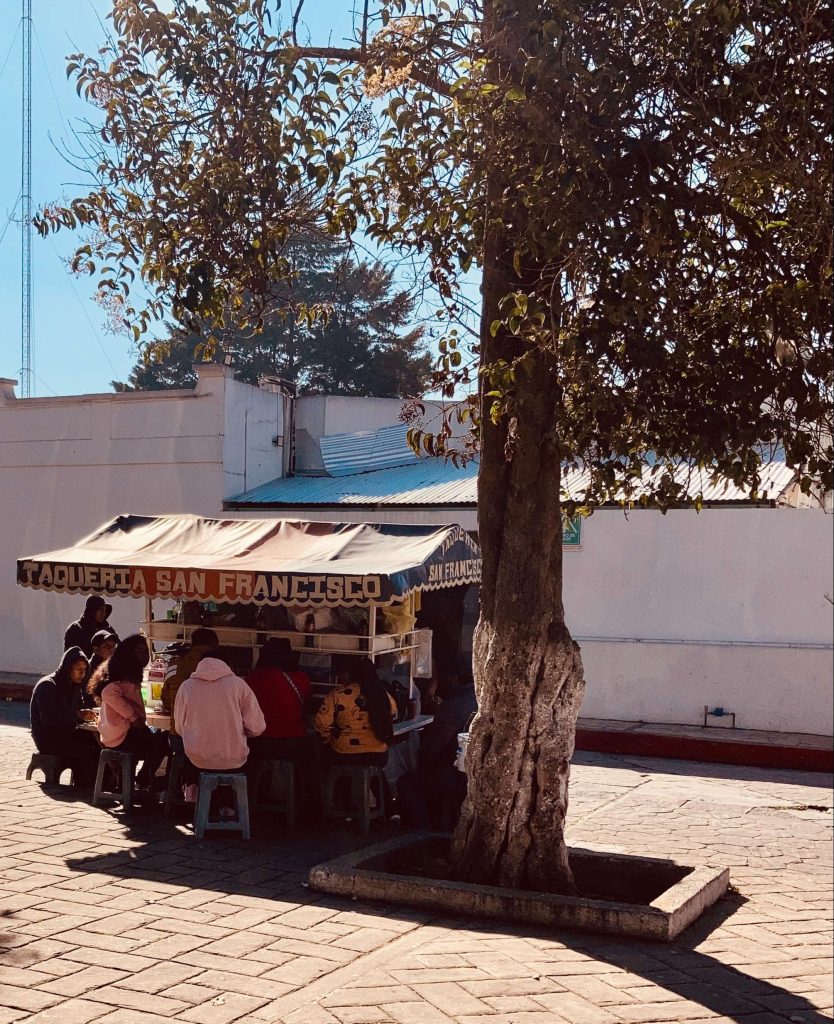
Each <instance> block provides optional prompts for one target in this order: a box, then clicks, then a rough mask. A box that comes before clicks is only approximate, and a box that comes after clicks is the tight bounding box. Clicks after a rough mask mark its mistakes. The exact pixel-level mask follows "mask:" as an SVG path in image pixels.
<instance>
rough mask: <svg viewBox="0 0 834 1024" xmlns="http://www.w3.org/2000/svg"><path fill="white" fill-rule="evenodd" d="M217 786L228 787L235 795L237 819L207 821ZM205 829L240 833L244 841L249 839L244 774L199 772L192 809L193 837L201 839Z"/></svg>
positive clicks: (247, 804)
mask: <svg viewBox="0 0 834 1024" xmlns="http://www.w3.org/2000/svg"><path fill="white" fill-rule="evenodd" d="M218 786H230V787H231V789H232V790H233V792H234V794H235V804H236V805H237V818H236V819H232V820H231V821H209V811H210V809H211V795H212V793H213V792H214V791H215V790H216V789H217V787H218ZM206 829H216V830H217V831H229V830H232V831H235V832H240V833H241V834H242V836H243V838H244V839H249V838H250V835H251V833H250V831H249V798H248V796H247V794H246V774H245V773H244V772H200V784H199V787H198V789H197V806H196V807H195V809H194V835H195V836H196V837H197V838H198V839H202V838H203V836H204V835H205V833H206Z"/></svg>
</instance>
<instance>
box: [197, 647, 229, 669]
mask: <svg viewBox="0 0 834 1024" xmlns="http://www.w3.org/2000/svg"><path fill="white" fill-rule="evenodd" d="M206 658H215V659H216V660H217V661H222V662H223V663H224V664H225V665H228V667H229V671H230V672H231V673H232V674H233V675H236V674H237V669H236V668H235V663H236V662H237V660H238V654H237V648H235V647H212V648H211V649H209V650H207V651H204V652H203V653H202V654H201V655H200V661H205V660H206ZM197 664H198V665H199V664H200V662H199V661H198V662H197Z"/></svg>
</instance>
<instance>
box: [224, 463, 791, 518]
mask: <svg viewBox="0 0 834 1024" xmlns="http://www.w3.org/2000/svg"><path fill="white" fill-rule="evenodd" d="M675 476H676V478H677V480H678V482H679V483H682V484H683V485H684V487H685V489H686V492H687V493H688V494H689V495H690V498H694V497H695V496H696V495H698V494H700V495H702V497H703V500H704V502H705V503H707V504H726V503H730V504H743V503H745V502H747V501H750V494H749V492H747V491H746V490H743V489H742V488H740V487H736V486H735V485H734V484H732V483H728V482H721V483H718V484H715V483H712V482H711V480H710V478H709V474H708V473H707V472H706V471H703V470H697V469H694V468H693V467H691V466H688V465H685V464H681V465H680V466H679V467H678V468H677V471H676V472H675ZM794 479H795V473H794V471H793V470H792V469H791V468H790V467H788V466H786V465H785V463H784V462H774V463H772V464H771V465H769V466H765V467H763V469H762V484H761V488H760V492H759V495H758V501H764V502H769V503H775V502H776V501H778V500H779V499H780V498H781V497H782V495H783V494H785V492H786V491H787V489H788V488H789V487H790V485H791V483H792V482H793V480H794ZM587 483H588V476H587V473H586V472H583V471H581V470H580V471H577V470H572V471H569V472H567V473H566V474H565V478H564V481H563V484H564V488H565V491H566V493H567V494H568V495H569V496H571V497H573V498H575V499H577V500H580V501H581V499H582V495H583V494H584V491H585V487H586V486H587ZM647 488H648V483H647V484H645V485H644V486H643V487H642V488H641V487H639V486H638V488H637V491H636V493H635V494H634V496H633V497H634V498H638V497H639V496H640V493H642V492H643V491H644V490H646V489H647ZM477 490H478V460H477V459H476V460H474V461H472V462H470V463H468V464H467V465H466V466H465V467H463V468H460V469H458V468H457V467H455V466H454V465H453V464H452V463H451V462H444V461H443V460H442V459H438V458H422V459H415V461H414V462H413V463H412V464H411V465H407V466H397V467H393V468H390V469H378V470H373V471H371V472H369V473H354V474H353V475H351V476H339V477H331V476H325V477H320V476H319V477H309V476H306V477H305V476H296V477H284V478H279V479H278V480H273V481H271V482H270V483H268V484H262V485H261V486H260V487H255V488H253V489H252V490H251V491H246V492H245V493H244V494H239V495H237V497H234V498H229V499H228V500H227V501H226V507H227V508H236V507H245V506H258V505H260V506H268V507H272V508H304V506H312V505H318V506H327V507H334V506H339V505H345V506H351V505H352V506H355V507H357V506H358V507H368V506H380V505H381V506H387V505H393V506H402V505H409V506H412V507H420V506H436V505H464V506H468V507H470V508H475V507H476V504H477V500H478V495H477Z"/></svg>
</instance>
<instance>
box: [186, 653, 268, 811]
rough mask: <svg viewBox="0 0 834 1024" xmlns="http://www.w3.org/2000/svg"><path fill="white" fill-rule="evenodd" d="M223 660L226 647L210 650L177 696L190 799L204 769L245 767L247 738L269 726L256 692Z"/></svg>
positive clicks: (247, 751) (235, 769)
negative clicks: (186, 760)
mask: <svg viewBox="0 0 834 1024" xmlns="http://www.w3.org/2000/svg"><path fill="white" fill-rule="evenodd" d="M222 659H223V651H222V649H219V650H214V651H211V652H209V653H207V654H206V655H205V656H204V657H203V659H202V660H201V661H200V663H199V664H198V665H197V668H196V669H195V670H194V672H193V673H192V674H191V675H190V676H189V677H188V679H186V680H185V682H184V683H183V684H182V685H181V686H180V688H179V690H178V691H177V696H176V700H175V701H174V722H175V724H176V728H177V732H178V733H179V734H180V736H181V737H182V742H183V746H184V748H185V756H186V758H187V759H188V763H187V764H186V765H185V767H184V768H183V779H184V781H185V782H186V799H187V800H191V799H193V797H194V796H195V795H196V794H195V792H194V790H195V788H196V786H195V784H196V782H197V778H198V774H199V771H200V770H202V771H220V772H226V771H240V770H241V769H242V768H243V767H244V765H245V764H246V760H247V758H248V757H249V744H248V742H247V738H248V737H250V736H260V735H261V733H262V732H263V731H264V729H266V721H265V720H264V716H263V712H262V711H261V708H260V705H259V704H258V700H257V697H256V696H255V694H254V693H253V692H252V690H251V689H250V688H249V686H247V684H246V683H245V682H244V681H243V680H242V679H241V678H240V677H239V676H236V675H235V674H234V672H233V671H232V670H231V668H229V666H228V664H227V663H226V662H225V661H224V660H222ZM218 792H219V791H218ZM224 811H228V808H227V807H221V815H223V812H224ZM232 813H234V812H232Z"/></svg>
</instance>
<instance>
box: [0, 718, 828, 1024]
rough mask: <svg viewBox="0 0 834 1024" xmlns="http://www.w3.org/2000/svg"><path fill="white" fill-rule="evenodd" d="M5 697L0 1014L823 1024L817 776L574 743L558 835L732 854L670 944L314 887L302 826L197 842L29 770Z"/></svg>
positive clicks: (130, 1022)
mask: <svg viewBox="0 0 834 1024" xmlns="http://www.w3.org/2000/svg"><path fill="white" fill-rule="evenodd" d="M24 719H25V709H24V710H23V711H21V710H20V706H19V705H18V706H13V705H0V1024H10V1022H13V1021H26V1022H27V1024H28V1022H31V1024H40V1022H47V1021H51V1022H55V1024H86V1022H88V1021H96V1022H99V1024H150V1022H158V1021H165V1020H171V1021H190V1022H193V1024H228V1022H231V1021H251V1022H255V1024H272V1022H276V1024H277V1022H285V1024H384V1022H387V1024H450V1022H454V1024H565V1022H567V1024H656V1022H657V1024H659V1022H673V1021H675V1022H677V1021H686V1022H692V1024H695V1022H698V1021H704V1022H706V1021H710V1022H713V1024H715V1022H725V1024H726V1022H737V1024H782V1022H785V1021H794V1022H797V1024H821V1022H823V1021H830V1020H831V1019H832V1013H831V1009H832V978H831V967H832V812H831V805H832V793H831V782H832V780H831V777H830V776H821V775H806V774H801V773H797V772H773V771H765V770H760V769H744V768H722V767H720V766H715V765H702V764H691V763H685V762H672V761H660V760H654V761H652V760H634V759H627V758H624V757H611V756H603V755H590V754H585V755H581V756H578V757H577V764H576V766H575V769H574V776H573V787H572V806H571V815H570V841H571V842H572V843H573V844H575V845H586V846H594V847H598V848H605V849H613V850H619V851H626V852H640V853H648V854H653V855H664V854H667V855H673V856H677V857H680V858H683V859H687V860H689V861H690V862H691V863H714V864H721V865H728V866H729V867H730V868H731V871H732V881H733V884H734V886H735V887H736V889H737V892H734V893H732V894H731V895H730V896H729V897H728V898H727V899H725V900H723V901H722V902H721V903H719V904H718V905H717V906H716V907H715V908H713V910H712V911H711V912H710V913H709V915H708V917H707V919H706V920H703V921H702V922H700V923H699V924H697V925H696V926H694V927H693V928H692V929H690V930H689V931H688V932H687V933H685V934H684V935H683V936H682V937H681V938H680V939H679V940H678V941H677V942H675V943H673V944H670V945H665V946H664V945H655V944H649V943H640V942H635V941H612V940H610V939H606V938H603V937H599V936H592V935H579V934H571V933H567V932H559V933H554V932H545V931H539V930H536V929H532V928H518V927H513V928H509V927H504V926H502V925H500V924H496V923H477V922H473V921H471V920H465V919H462V918H457V919H449V920H445V919H438V918H437V917H436V916H435V917H433V916H432V915H430V914H427V913H418V912H410V911H407V910H401V909H397V908H396V907H392V906H388V905H381V904H376V905H374V904H365V903H361V902H345V901H340V900H335V899H329V898H323V897H320V896H317V895H316V894H315V893H312V892H310V891H308V890H307V889H306V888H304V886H303V881H304V878H305V876H306V870H307V868H308V867H309V866H310V865H311V864H314V863H316V862H317V861H319V860H323V859H326V858H328V857H331V856H335V855H337V854H339V853H342V852H345V851H347V850H348V849H351V848H354V847H356V846H358V845H360V841H359V840H358V839H356V838H355V837H351V836H350V835H348V834H336V835H334V834H327V833H325V832H319V833H313V832H307V833H305V832H303V831H300V832H298V833H297V834H293V836H292V837H285V836H283V835H280V834H276V835H274V836H271V837H262V838H256V839H255V840H253V841H252V842H251V843H243V842H241V841H239V840H226V839H223V840H220V839H210V838H207V839H206V840H204V841H203V842H197V841H195V840H194V839H193V837H192V836H191V835H190V832H189V830H188V829H187V828H186V827H185V826H182V825H176V824H172V823H169V822H166V821H164V820H162V819H161V818H160V817H159V816H158V815H156V814H153V813H150V812H147V813H142V814H137V815H136V816H135V819H134V820H133V821H132V822H130V823H125V822H124V821H123V820H121V819H120V818H119V817H118V816H116V815H114V814H112V813H110V812H108V811H106V810H102V809H94V808H92V807H91V806H89V804H87V803H85V802H83V801H79V800H76V799H74V798H73V797H72V796H71V795H69V794H65V795H61V796H55V795H50V794H47V793H45V792H43V791H42V790H41V788H40V786H38V785H36V784H35V783H34V782H30V783H27V782H25V781H24V780H23V775H24V770H25V767H26V763H27V761H28V757H29V754H30V752H31V746H30V740H29V736H28V732H27V731H26V729H25V728H22V727H21V726H22V725H23V721H24Z"/></svg>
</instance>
